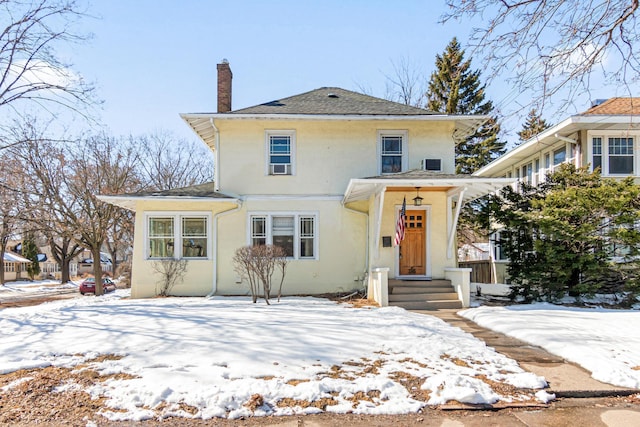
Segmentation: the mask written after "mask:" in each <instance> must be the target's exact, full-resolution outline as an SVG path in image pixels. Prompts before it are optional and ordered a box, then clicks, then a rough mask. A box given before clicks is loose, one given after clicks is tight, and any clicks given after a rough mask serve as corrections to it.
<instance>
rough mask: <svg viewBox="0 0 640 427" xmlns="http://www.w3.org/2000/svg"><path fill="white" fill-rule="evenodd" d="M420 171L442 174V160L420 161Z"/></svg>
mask: <svg viewBox="0 0 640 427" xmlns="http://www.w3.org/2000/svg"><path fill="white" fill-rule="evenodd" d="M420 169H422V170H425V171H432V172H442V159H423V160H421V161H420Z"/></svg>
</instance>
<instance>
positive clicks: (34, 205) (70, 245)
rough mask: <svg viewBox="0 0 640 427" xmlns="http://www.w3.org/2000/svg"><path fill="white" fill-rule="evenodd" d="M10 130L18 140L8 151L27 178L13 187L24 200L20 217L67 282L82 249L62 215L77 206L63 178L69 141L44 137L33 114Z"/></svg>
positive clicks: (69, 224) (65, 171)
mask: <svg viewBox="0 0 640 427" xmlns="http://www.w3.org/2000/svg"><path fill="white" fill-rule="evenodd" d="M12 131H13V136H14V138H13V140H14V141H15V140H17V141H21V143H20V144H12V147H11V148H10V149H9V150H8V153H10V155H11V156H12V157H13V158H14V159H16V160H17V161H19V162H20V164H21V167H22V170H23V172H24V174H25V175H26V176H27V177H28V178H27V179H25V180H24V181H23V182H22V183H21V185H20V188H19V189H17V190H18V191H20V192H21V193H22V195H23V197H24V199H25V201H26V203H25V205H24V206H23V207H22V209H21V217H22V219H23V221H24V223H25V224H28V225H29V228H30V229H32V230H35V231H37V232H39V233H41V234H42V235H43V236H44V237H45V239H46V242H47V244H48V246H49V248H50V250H51V255H52V257H53V259H54V260H55V261H56V262H57V263H58V265H60V271H61V276H62V277H61V280H62V283H66V282H69V281H70V280H71V277H70V269H69V264H70V262H71V261H72V260H73V259H74V258H75V257H76V256H77V255H78V254H79V253H80V252H82V250H83V248H82V246H81V245H80V244H79V242H77V241H76V240H75V239H74V236H75V231H74V229H73V224H72V223H69V222H68V219H69V215H66V214H63V212H65V211H69V210H70V211H73V210H75V209H77V208H78V205H77V203H74V199H73V198H72V197H71V196H70V194H69V193H68V191H67V188H66V183H65V180H64V177H65V174H67V173H70V167H71V166H72V165H73V162H69V161H68V160H67V155H66V154H65V151H64V149H63V147H64V146H65V145H67V144H69V143H70V142H71V141H68V140H67V141H65V140H61V141H54V140H52V139H49V138H47V137H46V136H45V133H46V126H44V125H40V123H39V122H38V120H37V119H35V118H33V117H30V118H27V120H25V121H24V122H16V123H15V125H14V126H13V128H12Z"/></svg>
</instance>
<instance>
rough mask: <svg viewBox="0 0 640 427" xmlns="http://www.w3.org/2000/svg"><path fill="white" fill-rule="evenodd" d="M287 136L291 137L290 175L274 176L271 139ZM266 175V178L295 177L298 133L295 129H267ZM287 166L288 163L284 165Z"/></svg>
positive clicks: (265, 141)
mask: <svg viewBox="0 0 640 427" xmlns="http://www.w3.org/2000/svg"><path fill="white" fill-rule="evenodd" d="M274 136H287V137H289V142H290V146H289V157H290V162H289V163H288V164H289V173H286V174H273V173H271V137H274ZM264 151H265V161H264V165H265V166H264V174H265V175H266V176H295V174H296V131H295V130H294V129H266V130H265V131H264ZM282 164H287V163H282Z"/></svg>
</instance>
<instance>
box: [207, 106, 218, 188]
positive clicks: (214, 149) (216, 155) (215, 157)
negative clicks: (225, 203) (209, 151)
mask: <svg viewBox="0 0 640 427" xmlns="http://www.w3.org/2000/svg"><path fill="white" fill-rule="evenodd" d="M209 123H211V127H212V128H213V133H215V135H216V137H215V142H214V143H213V151H214V162H215V164H214V167H215V169H214V170H213V182H214V185H215V188H214V189H215V191H219V190H220V161H219V160H220V132H219V131H218V128H217V127H216V125H215V123H214V122H213V117H211V118H209Z"/></svg>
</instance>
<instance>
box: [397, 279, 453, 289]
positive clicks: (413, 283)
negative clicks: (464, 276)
mask: <svg viewBox="0 0 640 427" xmlns="http://www.w3.org/2000/svg"><path fill="white" fill-rule="evenodd" d="M395 286H402V287H407V288H413V287H418V288H419V287H422V286H436V287H437V286H451V280H444V279H436V280H398V279H389V287H395Z"/></svg>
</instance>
